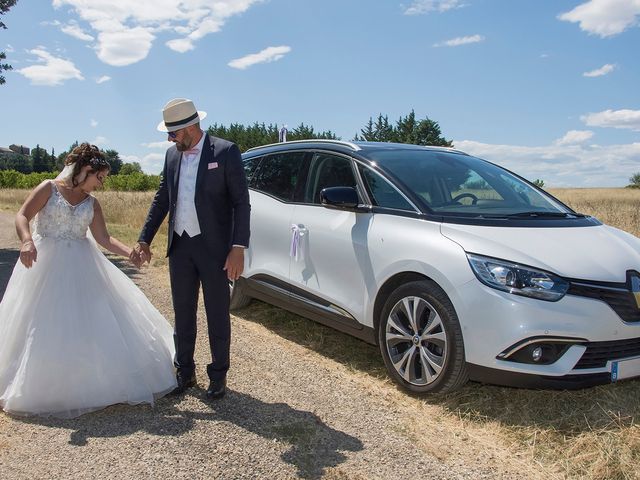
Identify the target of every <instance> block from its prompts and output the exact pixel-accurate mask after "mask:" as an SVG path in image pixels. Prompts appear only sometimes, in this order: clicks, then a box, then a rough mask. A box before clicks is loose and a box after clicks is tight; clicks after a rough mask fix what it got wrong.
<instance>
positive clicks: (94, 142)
mask: <svg viewBox="0 0 640 480" xmlns="http://www.w3.org/2000/svg"><path fill="white" fill-rule="evenodd" d="M108 141H109V140H107V139H106V138H105V137H103V136H101V135H98V136H97V137H96V138H94V139H93V140H92V141H91V142H90V143H91V145H97V146H100V145H106V144H107V142H108Z"/></svg>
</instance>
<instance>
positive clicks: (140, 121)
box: [0, 0, 640, 187]
mask: <svg viewBox="0 0 640 480" xmlns="http://www.w3.org/2000/svg"><path fill="white" fill-rule="evenodd" d="M3 21H4V23H5V24H6V25H7V26H8V30H0V50H4V51H6V52H7V61H8V62H10V63H11V64H12V65H13V67H14V70H13V71H11V72H8V73H6V75H5V77H6V79H7V83H6V84H5V85H3V86H1V87H0V112H2V114H0V122H1V124H0V125H1V128H0V146H5V147H6V146H8V145H9V144H12V143H15V144H23V145H27V146H29V147H32V148H33V147H35V145H36V144H40V146H41V147H44V148H47V149H48V150H49V151H50V149H51V148H52V147H53V148H55V150H56V151H57V152H61V151H63V150H65V149H66V148H67V147H68V146H69V145H70V144H71V143H72V142H73V141H74V140H79V141H90V142H92V143H96V144H98V145H99V146H100V147H101V148H113V149H115V150H117V151H118V152H120V155H121V156H122V158H123V159H124V160H125V161H137V162H140V164H141V165H142V167H143V169H144V170H145V171H147V172H151V173H157V172H159V171H160V170H161V168H162V162H163V159H164V150H165V149H166V146H167V143H166V142H165V140H166V138H165V137H164V136H163V135H162V134H161V133H160V132H158V131H156V125H157V124H158V122H159V121H160V119H161V109H162V106H163V105H164V104H165V103H166V102H167V101H168V100H170V99H171V98H175V97H186V98H190V99H192V100H194V102H195V103H196V106H197V107H198V109H200V110H205V111H207V112H208V117H207V119H206V120H205V122H204V127H207V126H208V125H210V124H211V123H214V122H217V123H222V124H225V125H228V124H230V123H232V122H237V123H242V124H251V123H254V122H256V121H257V122H265V123H267V124H268V123H276V124H283V123H286V124H288V125H289V127H294V126H297V125H299V124H300V123H301V122H303V123H305V124H308V125H309V124H310V125H312V126H313V127H314V128H315V129H316V130H332V131H333V132H335V133H336V134H337V135H338V136H340V137H341V138H342V139H343V140H350V139H352V138H353V137H354V135H355V134H356V133H357V132H359V130H360V129H361V128H362V127H363V126H364V125H365V123H366V122H367V120H368V119H369V117H370V116H373V117H376V116H377V115H378V113H382V114H385V115H388V116H389V119H390V120H392V121H395V120H397V119H398V117H400V116H404V115H406V114H407V113H409V112H410V111H411V109H414V110H415V112H416V115H417V116H418V117H419V118H424V117H425V116H428V117H429V118H431V119H433V120H436V121H437V122H439V123H440V126H441V128H442V132H443V134H444V136H445V137H446V138H448V139H452V140H453V141H454V144H455V146H456V147H457V148H459V149H461V150H464V151H466V152H468V153H471V154H474V155H477V156H480V157H482V158H486V159H487V160H490V161H493V162H495V163H498V164H500V165H502V166H504V167H506V168H509V169H511V170H513V171H515V172H517V173H519V174H521V175H523V176H525V177H526V178H529V179H531V180H533V179H536V178H540V179H543V180H544V181H545V184H546V185H547V186H576V187H608V186H624V185H626V184H627V183H628V182H627V180H628V178H629V177H630V176H631V175H632V174H633V173H636V172H640V61H638V59H639V58H640V57H639V52H640V28H639V25H640V0H589V1H586V0H571V1H569V0H376V1H374V0H323V1H311V0H306V1H305V0H299V1H294V0H288V1H285V0H225V1H219V0H53V1H52V0H40V1H29V0H19V1H18V3H17V4H16V6H15V7H13V8H12V9H11V10H10V11H9V12H8V13H7V14H6V15H5V16H4V17H3Z"/></svg>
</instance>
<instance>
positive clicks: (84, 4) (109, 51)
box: [53, 0, 264, 66]
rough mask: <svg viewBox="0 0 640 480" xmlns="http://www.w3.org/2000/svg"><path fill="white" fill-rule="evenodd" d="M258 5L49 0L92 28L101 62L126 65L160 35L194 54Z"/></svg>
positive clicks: (234, 0)
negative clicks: (205, 40) (212, 35)
mask: <svg viewBox="0 0 640 480" xmlns="http://www.w3.org/2000/svg"><path fill="white" fill-rule="evenodd" d="M262 1H264V0H181V1H175V0H134V1H132V0H53V6H54V7H55V8H61V7H71V9H72V10H71V11H72V12H74V13H75V14H77V15H78V17H79V19H81V20H82V21H83V22H86V23H87V24H88V25H89V26H90V28H91V29H92V30H93V31H94V32H95V34H96V35H95V37H96V38H97V40H96V45H95V49H96V52H97V54H98V58H99V59H100V60H102V61H103V62H105V63H107V64H109V65H114V66H124V65H130V64H132V63H136V62H139V61H141V60H143V59H144V58H146V57H147V55H148V54H149V51H150V50H151V47H152V46H153V42H154V40H155V39H156V38H157V37H158V36H159V35H164V34H173V35H177V36H178V38H172V39H170V40H169V41H167V42H166V45H167V46H168V47H169V48H171V49H172V50H174V51H177V52H181V53H184V52H187V51H189V50H192V49H193V48H195V45H194V43H195V42H196V41H198V40H200V39H201V38H203V37H204V36H206V35H208V34H210V33H215V32H218V31H220V29H221V28H222V27H223V26H224V24H225V23H226V22H227V20H228V19H229V18H230V17H232V16H234V15H239V14H241V13H243V12H245V11H246V10H248V9H249V8H250V7H251V6H253V5H254V4H256V3H259V2H262ZM87 35H88V34H87Z"/></svg>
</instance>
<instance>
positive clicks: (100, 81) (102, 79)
mask: <svg viewBox="0 0 640 480" xmlns="http://www.w3.org/2000/svg"><path fill="white" fill-rule="evenodd" d="M109 80H111V77H110V76H109V75H103V76H101V77H100V78H96V83H97V84H98V85H100V84H101V83H104V82H108V81H109Z"/></svg>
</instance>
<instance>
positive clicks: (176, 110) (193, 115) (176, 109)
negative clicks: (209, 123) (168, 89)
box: [158, 98, 207, 132]
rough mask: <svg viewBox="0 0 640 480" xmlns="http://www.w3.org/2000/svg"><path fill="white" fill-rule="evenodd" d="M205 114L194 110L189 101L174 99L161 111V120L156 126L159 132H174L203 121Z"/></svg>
mask: <svg viewBox="0 0 640 480" xmlns="http://www.w3.org/2000/svg"><path fill="white" fill-rule="evenodd" d="M206 116H207V112H202V111H198V110H196V106H195V105H194V104H193V102H192V101H191V100H188V99H186V98H174V99H173V100H171V101H170V102H169V103H167V104H166V105H165V106H164V108H163V109H162V117H163V120H162V121H161V122H160V123H159V124H158V130H159V131H161V132H175V131H176V130H180V129H181V128H184V127H188V126H189V125H194V124H196V123H198V122H199V121H201V120H204V119H205V117H206Z"/></svg>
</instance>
